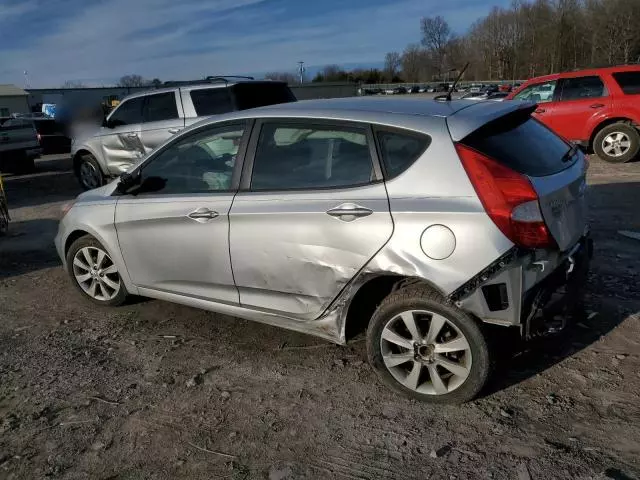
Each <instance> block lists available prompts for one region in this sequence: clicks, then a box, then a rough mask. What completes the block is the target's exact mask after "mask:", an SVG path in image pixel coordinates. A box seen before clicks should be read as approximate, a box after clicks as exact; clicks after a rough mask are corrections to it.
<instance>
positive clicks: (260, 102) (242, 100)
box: [233, 82, 296, 110]
mask: <svg viewBox="0 0 640 480" xmlns="http://www.w3.org/2000/svg"><path fill="white" fill-rule="evenodd" d="M233 94H234V95H235V97H236V105H237V107H238V110H246V109H248V108H257V107H265V106H267V105H276V104H278V103H288V102H295V101H296V97H295V96H294V95H293V93H292V92H291V89H290V88H289V87H288V86H287V85H286V84H284V83H266V82H265V83H257V82H256V83H238V84H236V85H234V86H233Z"/></svg>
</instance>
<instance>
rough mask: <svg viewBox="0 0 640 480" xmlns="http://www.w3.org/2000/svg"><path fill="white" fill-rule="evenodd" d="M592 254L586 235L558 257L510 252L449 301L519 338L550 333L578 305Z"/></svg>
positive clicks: (458, 291) (556, 253)
mask: <svg viewBox="0 0 640 480" xmlns="http://www.w3.org/2000/svg"><path fill="white" fill-rule="evenodd" d="M592 255H593V242H592V240H591V239H590V237H589V233H588V231H586V232H585V234H584V236H583V237H581V238H580V240H579V241H578V242H577V243H576V244H575V245H574V246H573V247H572V248H571V249H570V250H568V251H567V252H563V253H561V252H552V251H535V252H534V251H519V250H518V249H517V248H514V249H513V250H511V251H509V252H508V253H507V254H505V255H503V256H502V257H500V258H499V259H497V260H496V261H495V262H493V263H492V264H491V265H489V266H488V267H487V268H486V269H484V270H483V271H482V272H480V273H479V274H478V275H476V276H475V277H474V278H472V279H471V280H470V281H469V282H467V283H465V284H464V285H463V286H461V287H460V288H459V289H458V290H456V291H455V292H453V293H452V294H451V295H450V296H449V299H450V300H451V301H453V302H455V304H456V305H457V306H458V307H459V308H462V309H463V310H465V311H467V312H469V313H471V314H472V315H474V316H476V317H477V318H479V319H480V320H482V321H484V322H486V323H491V324H496V325H502V326H519V327H520V328H521V331H522V335H523V337H524V338H531V337H533V336H535V335H537V334H540V333H541V331H543V330H544V331H546V333H549V332H550V331H555V330H558V329H561V328H563V327H564V325H565V323H566V320H567V318H569V317H570V316H572V315H573V313H574V312H573V310H574V309H575V308H577V307H578V306H579V304H580V299H581V294H582V291H583V289H584V285H585V283H586V281H587V274H588V271H589V263H590V259H591V257H592Z"/></svg>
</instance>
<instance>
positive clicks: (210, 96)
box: [189, 88, 234, 117]
mask: <svg viewBox="0 0 640 480" xmlns="http://www.w3.org/2000/svg"><path fill="white" fill-rule="evenodd" d="M189 95H190V96H191V101H192V102H193V107H194V108H195V109H196V114H197V115H198V116H199V117H203V116H208V115H220V114H221V113H229V112H232V111H233V110H234V108H233V104H232V103H231V97H230V96H229V90H228V89H227V88H202V89H198V90H191V91H190V92H189Z"/></svg>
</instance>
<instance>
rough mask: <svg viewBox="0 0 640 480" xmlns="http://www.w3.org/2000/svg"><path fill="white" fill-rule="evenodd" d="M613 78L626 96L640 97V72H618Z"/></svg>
mask: <svg viewBox="0 0 640 480" xmlns="http://www.w3.org/2000/svg"><path fill="white" fill-rule="evenodd" d="M613 78H614V79H615V81H616V82H618V85H620V88H621V89H622V91H623V92H624V93H625V94H626V95H640V72H617V73H614V74H613Z"/></svg>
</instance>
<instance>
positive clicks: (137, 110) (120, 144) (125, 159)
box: [100, 97, 144, 175]
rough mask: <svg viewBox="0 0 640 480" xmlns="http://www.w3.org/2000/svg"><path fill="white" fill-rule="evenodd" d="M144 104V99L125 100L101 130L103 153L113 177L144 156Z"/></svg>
mask: <svg viewBox="0 0 640 480" xmlns="http://www.w3.org/2000/svg"><path fill="white" fill-rule="evenodd" d="M143 104H144V97H134V98H130V99H128V100H125V101H124V102H122V103H121V104H120V105H118V107H117V108H116V109H115V110H114V111H113V112H111V114H110V115H109V116H108V117H107V119H106V121H105V123H104V126H103V127H102V129H101V130H100V137H101V138H100V143H101V147H102V153H103V156H104V158H105V159H106V163H107V169H108V170H109V173H110V174H112V175H119V174H120V173H121V172H122V171H123V170H125V169H126V168H128V166H130V165H132V164H133V163H135V162H137V161H138V160H139V159H140V158H142V156H143V155H144V148H143V146H142V142H141V139H140V129H141V124H142V106H143Z"/></svg>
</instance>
